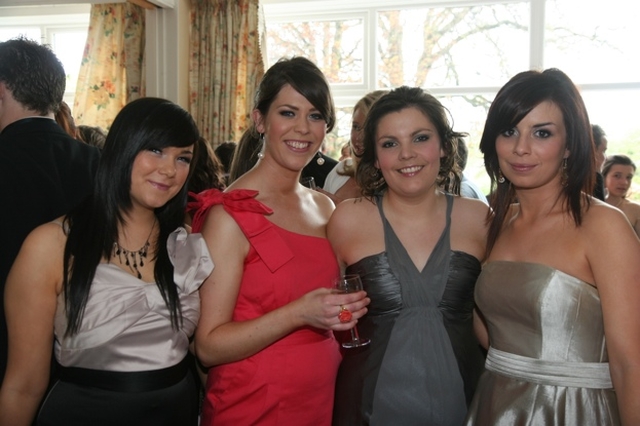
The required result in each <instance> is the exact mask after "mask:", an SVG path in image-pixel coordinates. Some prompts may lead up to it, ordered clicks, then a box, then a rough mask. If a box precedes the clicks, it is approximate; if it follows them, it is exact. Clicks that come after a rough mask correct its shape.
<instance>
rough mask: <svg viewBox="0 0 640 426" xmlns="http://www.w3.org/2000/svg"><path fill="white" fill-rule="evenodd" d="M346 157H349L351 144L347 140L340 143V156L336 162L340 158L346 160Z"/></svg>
mask: <svg viewBox="0 0 640 426" xmlns="http://www.w3.org/2000/svg"><path fill="white" fill-rule="evenodd" d="M347 158H351V144H350V143H349V142H347V143H345V144H344V145H342V148H341V149H340V158H339V159H338V162H340V161H342V160H346V159H347ZM325 183H326V182H325Z"/></svg>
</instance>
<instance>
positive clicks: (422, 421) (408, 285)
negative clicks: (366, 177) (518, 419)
mask: <svg viewBox="0 0 640 426" xmlns="http://www.w3.org/2000/svg"><path fill="white" fill-rule="evenodd" d="M453 202H454V198H453V197H452V196H449V195H448V196H447V222H446V226H445V228H444V229H443V231H442V233H441V236H440V239H439V241H438V242H437V244H436V246H435V247H434V249H433V251H432V253H431V255H430V257H429V259H428V261H427V263H426V265H425V266H424V268H423V269H422V270H421V271H419V270H418V269H417V268H416V267H415V265H414V263H413V262H412V260H411V258H410V257H409V255H408V253H407V251H406V249H405V248H404V246H402V243H401V242H400V240H399V239H398V237H397V236H396V234H395V232H394V231H393V229H392V227H391V225H390V223H389V222H388V221H387V220H386V219H385V217H384V212H383V211H382V208H381V207H380V206H381V198H378V199H377V204H378V206H379V207H380V208H379V211H380V214H381V217H382V219H383V227H384V232H385V251H384V252H382V253H379V254H375V255H372V256H367V257H365V258H363V259H361V260H359V261H358V262H356V263H354V264H352V265H349V266H348V267H347V273H357V274H360V275H361V277H362V280H363V285H364V289H365V290H366V291H367V295H368V296H369V297H370V298H371V304H370V305H369V306H368V312H367V314H366V315H365V316H364V317H363V318H361V319H360V320H359V321H358V330H359V332H360V335H362V336H364V337H368V338H370V339H371V343H370V345H368V346H366V347H364V348H362V349H350V350H347V351H345V356H344V360H343V362H342V365H341V366H340V370H339V374H338V382H337V386H336V403H335V409H334V419H333V424H334V425H335V426H338V425H339V426H352V425H372V426H375V425H382V426H387V425H402V426H411V425H416V426H417V425H429V426H444V425H446V426H460V425H461V424H462V423H463V422H464V419H465V416H466V412H467V404H468V403H469V402H470V400H471V398H472V396H473V393H474V390H475V386H476V383H477V381H478V378H479V376H480V373H481V372H482V368H483V363H484V357H483V354H482V351H481V349H480V346H479V344H478V341H477V340H476V337H475V335H474V333H473V308H474V301H473V291H474V285H475V282H476V278H477V276H478V274H479V273H480V262H479V260H478V259H476V258H475V257H473V256H471V255H470V254H468V253H464V252H460V251H452V250H451V247H450V241H449V240H450V232H449V230H450V213H451V209H452V206H453Z"/></svg>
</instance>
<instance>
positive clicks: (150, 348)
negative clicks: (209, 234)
mask: <svg viewBox="0 0 640 426" xmlns="http://www.w3.org/2000/svg"><path fill="white" fill-rule="evenodd" d="M167 249H168V251H169V258H170V259H171V262H172V263H173V267H174V280H175V283H176V285H177V287H178V295H179V300H180V306H181V309H182V326H181V328H180V329H179V330H176V329H174V328H173V327H172V325H171V319H170V313H169V309H168V308H167V306H166V304H165V302H164V300H163V299H162V295H161V294H160V290H159V289H158V287H157V286H156V285H155V283H146V282H143V281H141V280H139V279H138V278H136V277H134V276H133V275H131V274H129V273H127V272H125V271H123V270H122V269H120V268H119V267H118V266H116V265H113V264H108V263H101V264H100V265H98V268H97V269H96V274H95V278H94V281H93V284H92V285H91V291H90V293H89V298H88V300H87V305H86V308H85V312H84V317H83V320H82V324H81V326H80V330H79V332H78V333H77V334H75V335H73V336H65V335H64V333H65V330H66V328H67V318H66V315H65V301H64V294H62V293H61V294H60V296H59V297H58V306H57V310H56V316H55V323H54V332H55V342H54V354H55V357H56V359H57V361H58V362H59V363H60V364H61V365H63V366H65V367H81V368H90V369H96V370H107V371H124V372H131V371H145V370H157V369H161V368H166V367H171V366H173V365H175V364H177V363H179V362H180V361H181V360H182V359H183V358H184V357H185V355H186V354H187V350H188V346H189V338H190V337H191V336H192V335H193V332H194V330H195V327H196V324H197V321H198V318H199V316H200V297H199V295H198V288H199V287H200V285H201V284H202V282H203V281H204V280H205V279H206V278H207V277H208V276H209V274H210V273H211V271H212V270H213V266H214V265H213V261H212V260H211V257H210V256H209V251H208V249H207V246H206V243H205V241H204V239H203V238H202V235H201V234H188V233H187V231H186V230H185V229H184V228H178V229H177V230H176V231H174V232H173V233H172V234H171V235H170V236H169V239H168V241H167Z"/></svg>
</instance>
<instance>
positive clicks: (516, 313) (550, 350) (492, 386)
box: [467, 261, 620, 426]
mask: <svg viewBox="0 0 640 426" xmlns="http://www.w3.org/2000/svg"><path fill="white" fill-rule="evenodd" d="M476 303H477V304H478V307H479V308H480V311H481V312H482V313H483V315H484V317H485V319H486V322H487V326H488V330H489V337H490V340H491V346H492V348H495V349H497V350H498V351H501V352H504V353H506V355H505V357H504V359H503V360H502V362H503V363H504V368H505V371H503V372H501V373H498V372H495V371H490V370H489V368H488V369H487V371H485V373H483V375H482V377H481V379H480V383H479V385H478V389H477V391H476V395H475V397H474V400H473V403H472V405H471V408H470V412H469V416H468V419H467V425H481V426H484V425H492V426H493V425H497V426H502V425H504V426H507V425H508V426H517V425H545V426H549V425H558V426H560V425H564V426H590V425H593V426H604V425H606V426H610V425H614V426H615V425H619V424H620V417H619V413H618V408H617V402H616V396H615V392H614V390H613V389H611V387H610V386H609V385H608V383H607V381H606V380H602V368H605V369H606V368H607V366H606V364H605V365H602V366H601V367H602V368H597V369H595V370H597V371H594V372H593V373H591V374H592V378H591V380H588V375H589V374H590V373H589V368H590V366H591V365H592V363H603V364H604V363H607V362H608V357H607V348H606V344H605V337H604V324H603V318H602V308H601V305H600V297H599V295H598V291H597V289H596V288H595V287H593V286H592V285H589V284H588V283H586V282H584V281H581V280H579V279H577V278H575V277H572V276H570V275H567V274H565V273H563V272H561V271H559V270H556V269H553V268H550V267H548V266H545V265H541V264H534V263H524V262H506V261H496V262H490V263H488V264H487V265H485V267H484V268H483V271H482V273H481V274H480V277H479V278H478V283H477V285H476ZM509 354H514V355H515V356H509ZM499 355H503V354H500V353H499ZM536 360H537V361H538V362H540V363H541V364H543V366H544V368H540V369H539V370H540V371H539V373H544V372H545V371H546V372H550V371H553V372H554V373H553V374H549V375H550V376H554V377H550V378H549V379H548V380H545V378H544V375H543V374H538V375H537V377H531V373H533V371H528V372H525V373H522V374H520V375H518V373H517V370H518V368H523V369H525V370H531V369H530V367H529V365H530V364H531V363H533V362H536ZM518 362H521V364H520V365H519V364H518ZM581 363H585V364H583V367H584V368H581V366H580V364H581ZM587 363H588V364H587ZM506 372H508V375H507V374H506ZM572 376H575V377H576V378H575V379H571V378H572ZM584 376H587V379H585V377H584ZM583 380H587V381H588V382H589V383H586V384H588V385H589V387H586V386H576V384H577V383H580V381H583ZM558 382H561V383H560V384H561V385H559V383H558ZM582 384H583V385H586V384H585V383H582ZM599 387H600V388H599Z"/></svg>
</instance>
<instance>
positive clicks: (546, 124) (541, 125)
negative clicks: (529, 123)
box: [533, 121, 556, 127]
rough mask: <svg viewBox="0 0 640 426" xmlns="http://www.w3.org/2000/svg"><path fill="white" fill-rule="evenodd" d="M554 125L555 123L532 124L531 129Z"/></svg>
mask: <svg viewBox="0 0 640 426" xmlns="http://www.w3.org/2000/svg"><path fill="white" fill-rule="evenodd" d="M555 125H556V123H553V122H551V121H549V122H547V123H539V124H534V125H533V127H544V126H555Z"/></svg>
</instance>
